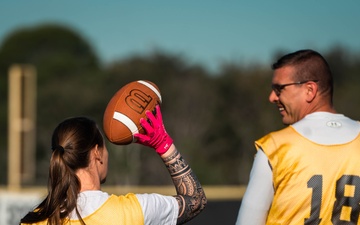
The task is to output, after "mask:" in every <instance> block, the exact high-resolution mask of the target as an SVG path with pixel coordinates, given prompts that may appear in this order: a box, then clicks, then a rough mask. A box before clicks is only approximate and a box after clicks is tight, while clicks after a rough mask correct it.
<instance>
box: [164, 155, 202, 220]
mask: <svg viewBox="0 0 360 225" xmlns="http://www.w3.org/2000/svg"><path fill="white" fill-rule="evenodd" d="M163 161H164V163H165V165H166V167H167V169H168V170H169V173H170V175H171V178H172V180H173V182H174V185H175V188H176V193H177V196H175V198H176V200H177V202H178V204H179V217H178V221H177V223H178V224H183V223H185V222H187V221H189V220H191V219H192V218H194V217H195V216H196V215H198V214H199V213H200V212H201V211H202V210H203V209H204V208H205V205H206V203H207V200H206V196H205V193H204V190H203V189H202V187H201V184H200V182H199V180H198V179H197V177H196V175H195V174H194V173H193V171H192V170H191V168H190V166H189V164H187V162H186V161H185V160H184V158H183V157H182V156H181V154H180V153H179V152H178V151H177V150H176V149H175V151H174V152H173V153H172V154H171V155H170V156H168V157H166V158H163Z"/></svg>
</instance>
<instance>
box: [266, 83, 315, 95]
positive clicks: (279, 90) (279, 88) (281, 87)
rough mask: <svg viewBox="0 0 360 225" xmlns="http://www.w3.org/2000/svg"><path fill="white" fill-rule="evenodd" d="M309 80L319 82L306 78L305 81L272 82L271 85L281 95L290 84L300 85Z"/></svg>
mask: <svg viewBox="0 0 360 225" xmlns="http://www.w3.org/2000/svg"><path fill="white" fill-rule="evenodd" d="M309 81H312V82H318V80H305V81H299V82H294V83H288V84H272V85H271V89H273V91H274V92H275V94H276V95H277V96H279V95H280V94H281V91H282V90H283V89H284V88H285V87H287V86H290V85H299V84H305V83H307V82H309Z"/></svg>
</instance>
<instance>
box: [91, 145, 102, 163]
mask: <svg viewBox="0 0 360 225" xmlns="http://www.w3.org/2000/svg"><path fill="white" fill-rule="evenodd" d="M93 153H94V156H95V159H96V160H99V161H101V158H102V151H101V150H100V149H99V146H98V145H95V147H94V149H93Z"/></svg>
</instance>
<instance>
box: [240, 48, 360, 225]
mask: <svg viewBox="0 0 360 225" xmlns="http://www.w3.org/2000/svg"><path fill="white" fill-rule="evenodd" d="M272 68H273V70H274V73H273V77H272V91H271V93H270V96H269V100H270V102H271V103H274V104H275V105H276V106H277V107H278V109H279V112H280V115H281V116H282V122H283V123H284V124H285V125H289V126H287V127H286V128H284V129H282V130H280V131H276V132H272V133H270V134H268V135H266V136H264V137H263V138H261V139H259V140H258V141H256V142H255V145H256V148H257V150H258V151H257V154H256V157H255V160H254V164H253V168H252V170H251V173H250V181H249V184H248V187H247V190H246V192H245V195H244V198H243V200H242V204H241V208H240V210H239V214H238V218H237V222H236V224H237V225H240V224H241V225H252V224H254V225H255V224H256V225H257V224H262V225H263V224H360V221H359V213H360V123H359V122H357V121H354V120H352V119H350V118H348V117H345V116H344V115H342V114H339V113H337V112H336V110H335V108H334V106H333V102H332V95H333V79H332V74H331V71H330V68H329V66H328V64H327V62H326V61H325V59H324V58H323V57H322V56H321V55H320V54H319V53H317V52H315V51H313V50H300V51H297V52H293V53H290V54H287V55H285V56H283V57H281V58H280V59H279V60H278V61H277V62H276V63H275V64H273V67H272Z"/></svg>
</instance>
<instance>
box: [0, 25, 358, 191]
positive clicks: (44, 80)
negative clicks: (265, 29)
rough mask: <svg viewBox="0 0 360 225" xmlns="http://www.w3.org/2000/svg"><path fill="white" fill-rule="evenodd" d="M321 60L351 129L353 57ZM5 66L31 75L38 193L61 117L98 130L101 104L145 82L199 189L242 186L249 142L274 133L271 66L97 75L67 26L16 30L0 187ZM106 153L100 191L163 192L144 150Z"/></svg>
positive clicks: (174, 58)
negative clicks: (29, 69) (86, 120)
mask: <svg viewBox="0 0 360 225" xmlns="http://www.w3.org/2000/svg"><path fill="white" fill-rule="evenodd" d="M280 52H281V51H279V52H278V53H277V55H279V54H280ZM324 56H325V57H326V58H327V59H328V61H329V64H330V65H331V67H332V69H333V71H334V79H335V83H336V86H335V88H336V89H335V97H334V102H335V106H336V108H337V110H338V111H339V112H341V113H344V114H345V115H349V116H351V117H353V118H354V119H357V120H359V117H360V116H359V115H360V105H359V104H358V103H357V101H358V97H359V86H360V77H359V73H360V55H359V54H354V53H351V52H350V51H349V50H348V49H346V48H344V47H342V46H334V48H332V49H330V50H329V52H327V53H325V54H324ZM14 63H23V64H33V65H35V67H36V69H37V74H38V90H37V96H38V98H37V153H36V158H37V161H36V165H37V170H36V180H34V181H33V183H31V184H32V185H33V184H36V185H44V184H46V181H47V173H48V166H49V165H48V164H49V158H50V154H51V150H50V138H51V134H52V131H53V129H54V127H55V126H56V125H57V124H58V123H59V122H60V121H61V120H63V119H64V118H66V117H71V116H78V115H85V116H88V117H91V118H93V119H95V120H96V122H97V123H98V124H99V127H100V128H102V115H103V112H104V110H105V107H106V105H107V103H108V101H109V100H110V98H111V97H112V96H113V95H114V94H115V92H116V91H117V90H118V89H119V88H121V87H122V86H123V85H125V84H127V83H128V82H131V81H134V80H139V79H143V80H150V81H152V82H154V83H156V84H157V85H158V87H159V88H160V90H161V93H162V97H163V103H162V112H163V117H164V122H165V125H166V127H167V131H168V133H169V134H170V135H171V136H172V137H173V139H174V140H175V144H176V146H177V148H178V149H179V150H180V151H181V152H182V154H183V155H184V157H185V159H186V160H187V161H188V162H189V163H190V165H191V167H192V168H193V170H195V172H196V174H197V176H198V177H199V179H200V181H201V182H202V183H203V184H220V185H223V184H246V183H247V181H248V177H249V173H250V169H251V165H252V162H253V157H254V154H255V148H254V141H255V140H256V139H258V138H260V137H261V136H263V135H265V134H266V133H268V132H270V131H272V130H277V129H280V128H282V127H283V125H282V124H281V118H280V116H279V115H278V111H277V109H276V107H275V106H273V105H272V104H270V103H269V102H268V94H269V93H270V81H271V73H272V71H271V70H270V65H265V66H264V65H261V64H256V63H254V64H250V65H242V64H240V63H239V64H234V63H228V64H227V63H224V64H223V65H222V68H221V70H220V72H218V74H211V73H210V72H209V71H207V70H206V68H203V67H202V66H200V65H189V63H187V62H186V60H185V59H184V58H182V57H181V56H179V55H171V54H166V53H164V52H161V51H156V52H152V53H151V54H149V55H142V56H139V55H133V56H130V57H128V58H127V59H124V60H118V61H114V62H112V63H111V64H109V65H106V66H101V65H100V63H99V60H98V58H97V56H96V53H95V52H94V51H93V50H92V47H91V46H90V45H89V44H88V43H87V41H86V40H85V39H84V38H83V37H81V36H80V35H79V34H77V32H76V31H74V30H72V29H70V28H68V27H63V26H59V25H53V24H48V25H40V26H36V27H32V28H19V29H18V30H15V31H14V32H12V33H11V34H9V35H8V36H7V38H6V39H5V40H4V42H3V43H2V44H1V45H0V88H1V89H0V92H1V93H0V94H1V95H0V98H1V100H0V107H1V108H0V109H1V111H0V130H1V134H2V135H1V136H0V184H5V183H6V181H7V93H8V90H7V88H8V85H7V81H8V69H9V67H10V66H11V65H12V64H14ZM107 146H108V150H109V154H110V158H109V162H110V163H109V174H108V182H107V184H111V185H117V184H132V185H161V184H170V183H171V179H170V177H169V175H168V173H167V171H166V168H165V167H164V165H163V164H162V163H161V159H160V158H159V157H157V155H156V154H155V153H154V152H153V151H151V149H149V148H145V147H143V146H140V145H137V144H131V145H127V146H116V145H113V144H111V143H107Z"/></svg>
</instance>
